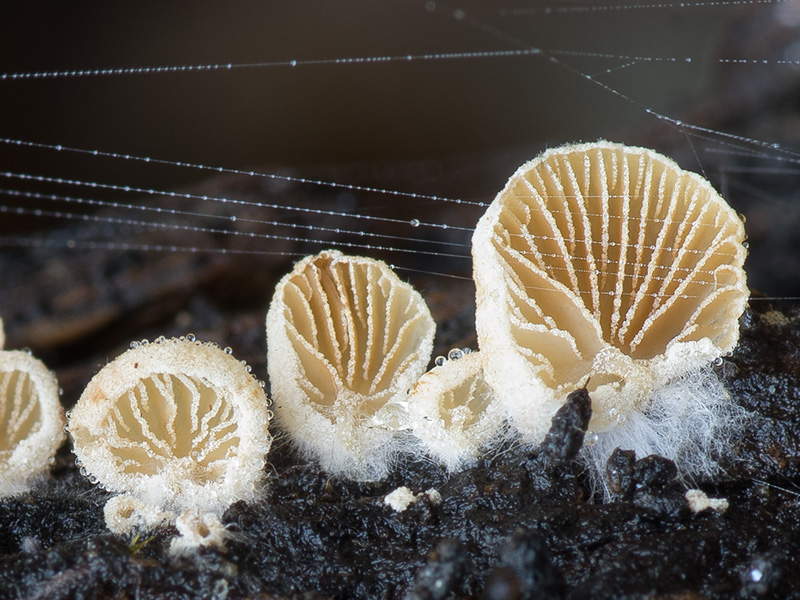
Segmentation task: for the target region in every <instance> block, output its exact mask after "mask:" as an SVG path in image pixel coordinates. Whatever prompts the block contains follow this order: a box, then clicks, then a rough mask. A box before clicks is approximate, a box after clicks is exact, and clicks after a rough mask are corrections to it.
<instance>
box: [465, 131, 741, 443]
mask: <svg viewBox="0 0 800 600" xmlns="http://www.w3.org/2000/svg"><path fill="white" fill-rule="evenodd" d="M743 241H744V228H743V225H742V221H741V220H740V219H739V217H738V216H737V215H736V213H735V212H734V211H733V210H732V209H731V208H730V207H729V206H728V205H727V204H726V203H725V201H724V200H723V199H722V198H721V197H720V196H719V194H717V193H716V191H714V189H713V188H712V187H711V185H710V184H709V183H708V182H707V181H705V180H704V179H702V178H701V177H699V176H698V175H696V174H694V173H690V172H687V171H683V170H681V169H680V168H679V167H678V166H677V165H676V164H675V163H674V162H673V161H671V160H669V159H667V158H665V157H663V156H661V155H659V154H657V153H655V152H653V151H651V150H647V149H644V148H631V147H626V146H623V145H619V144H612V143H608V142H598V143H593V144H580V145H573V146H564V147H561V148H555V149H553V150H550V151H548V152H545V153H543V154H542V155H541V156H539V157H538V158H536V159H534V160H533V161H531V162H529V163H527V164H525V165H523V166H522V167H520V169H519V170H518V171H517V172H516V173H515V174H514V175H513V176H512V177H511V179H510V180H509V181H508V183H507V184H506V186H505V188H504V189H503V190H502V191H501V192H500V194H499V195H498V196H497V198H496V199H495V200H494V202H493V203H492V205H491V206H490V207H489V209H488V210H487V212H486V214H485V215H484V216H483V217H482V218H481V220H480V222H479V223H478V226H477V228H476V230H475V234H474V236H473V257H474V275H475V283H476V287H477V314H476V325H477V330H478V339H479V343H480V346H481V354H482V356H484V368H485V371H486V376H487V379H488V381H489V382H490V383H491V385H492V387H493V388H494V389H495V391H496V392H497V395H498V397H499V398H500V401H501V402H503V403H504V405H505V406H506V408H507V410H508V412H509V415H510V416H511V418H512V420H513V422H514V424H515V425H516V427H517V428H518V429H519V430H520V431H521V432H522V433H523V434H524V435H525V436H526V437H527V438H528V439H530V440H533V441H539V440H541V439H542V437H543V436H544V434H545V432H546V431H547V428H548V426H549V423H550V418H551V417H552V415H553V414H554V412H555V411H556V410H557V409H558V407H559V406H560V405H561V404H562V402H563V400H564V398H565V397H566V395H567V394H568V393H569V392H570V391H572V390H574V389H576V388H578V387H580V386H582V385H584V384H586V385H587V386H588V388H589V390H590V393H591V397H592V403H593V408H594V413H593V414H594V416H593V418H592V422H591V426H590V427H591V429H594V430H597V431H602V430H605V429H607V428H609V427H612V426H614V425H616V424H619V423H622V422H624V420H625V419H626V417H627V416H628V415H629V414H631V412H632V411H636V410H642V409H644V408H645V407H646V406H647V403H648V402H649V400H650V398H651V396H652V392H653V390H654V388H655V387H657V386H659V385H662V384H664V383H665V382H667V381H669V380H670V379H673V378H675V377H678V376H680V375H682V374H684V373H686V372H688V371H690V370H692V369H697V368H698V367H700V366H701V365H703V364H705V363H707V362H708V361H709V360H711V359H714V358H715V357H718V356H720V355H722V354H725V353H727V352H729V351H730V350H731V349H732V348H733V346H734V345H735V343H736V341H737V338H738V318H739V316H740V315H741V313H742V311H743V310H744V306H745V302H746V300H747V297H748V290H747V286H746V283H745V275H744V271H743V269H742V264H743V262H744V258H745V254H746V251H745V248H744V246H743Z"/></svg>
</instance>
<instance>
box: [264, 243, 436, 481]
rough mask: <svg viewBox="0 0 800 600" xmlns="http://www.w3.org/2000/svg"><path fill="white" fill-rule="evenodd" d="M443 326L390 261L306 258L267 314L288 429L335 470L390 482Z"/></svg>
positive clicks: (277, 391) (271, 360)
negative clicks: (409, 405)
mask: <svg viewBox="0 0 800 600" xmlns="http://www.w3.org/2000/svg"><path fill="white" fill-rule="evenodd" d="M435 329H436V325H435V323H434V321H433V318H432V317H431V314H430V311H429V310H428V307H427V305H426V304H425V301H424V300H423V299H422V296H420V295H419V293H418V292H417V291H416V290H414V288H413V287H411V285H409V284H407V283H405V282H403V281H401V280H400V279H399V278H398V277H397V275H395V274H394V272H393V271H392V270H391V269H390V268H389V266H388V265H386V264H385V263H383V262H381V261H378V260H373V259H369V258H363V257H358V256H346V255H344V254H342V253H340V252H336V251H325V252H321V253H320V254H317V255H314V256H309V257H306V258H305V259H303V260H301V261H300V262H298V263H297V264H296V265H295V267H294V269H293V270H292V272H291V273H289V274H287V275H286V276H284V277H283V279H281V281H280V282H279V283H278V285H277V287H276V289H275V294H274V296H273V298H272V302H271V304H270V307H269V311H268V313H267V368H268V371H269V377H270V387H271V390H272V395H273V398H274V399H275V413H276V416H277V418H278V421H279V423H280V424H281V426H282V427H283V428H284V430H285V431H287V433H288V434H289V435H290V436H291V438H292V439H293V440H294V442H295V443H296V444H297V445H298V447H299V448H300V449H301V450H302V451H303V452H304V453H306V454H307V455H310V456H312V457H314V458H316V459H317V460H318V461H319V462H320V464H321V465H322V467H323V468H324V469H326V470H328V471H330V472H331V473H334V474H340V475H344V476H347V477H351V478H354V479H362V480H369V479H380V478H381V477H383V476H384V475H385V474H386V472H387V471H388V468H389V464H390V462H391V459H392V457H393V455H394V453H395V452H396V450H397V443H396V441H397V440H395V439H393V438H394V437H395V432H396V430H397V429H398V428H400V427H402V421H403V420H404V413H405V410H404V405H405V401H406V393H407V390H408V389H409V388H410V387H411V386H412V385H413V384H414V382H415V381H416V380H417V379H418V378H419V376H420V375H422V373H424V372H425V370H426V368H427V365H428V362H429V361H430V355H431V352H432V350H433V336H434V332H435Z"/></svg>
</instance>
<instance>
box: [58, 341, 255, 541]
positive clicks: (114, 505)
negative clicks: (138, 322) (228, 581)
mask: <svg viewBox="0 0 800 600" xmlns="http://www.w3.org/2000/svg"><path fill="white" fill-rule="evenodd" d="M268 425H269V409H268V399H267V397H266V394H265V393H264V390H263V389H262V386H261V385H260V384H259V382H258V381H257V380H256V379H255V378H254V377H253V376H252V375H251V374H250V372H249V370H248V369H247V368H246V366H245V365H244V364H243V363H242V362H240V361H238V360H236V359H235V358H234V357H233V356H232V355H231V354H230V352H229V351H227V350H226V351H223V350H222V349H221V348H220V347H219V346H217V345H216V344H211V343H201V342H198V341H195V340H194V339H193V336H187V338H174V339H169V340H167V339H163V338H160V339H159V340H157V341H156V342H154V343H134V344H132V347H131V349H130V350H128V351H127V352H125V353H124V354H122V355H121V356H119V357H117V358H116V359H115V360H114V361H112V362H111V363H109V364H108V365H106V366H105V367H104V368H103V369H101V370H100V372H99V373H97V375H95V376H94V378H92V380H91V381H90V382H89V385H88V386H87V387H86V389H85V391H84V392H83V395H82V396H81V398H80V399H79V400H78V403H77V404H76V406H75V408H74V409H73V410H72V411H71V414H70V417H69V431H70V434H71V435H72V439H73V442H74V448H75V454H76V456H77V461H78V463H79V464H80V466H81V470H82V472H85V473H87V474H88V475H90V476H91V477H92V478H93V479H95V480H97V481H98V482H99V483H101V484H102V485H103V486H104V487H105V488H106V489H107V490H109V491H112V492H119V493H121V494H122V496H120V497H117V498H116V499H113V498H112V499H111V500H110V501H109V504H108V505H107V506H106V511H105V512H106V523H107V525H108V527H109V528H110V529H112V531H115V532H117V533H128V532H130V531H132V530H134V529H147V528H151V527H155V526H157V525H158V524H159V523H162V522H174V520H175V519H176V518H178V517H180V516H181V515H183V514H186V513H187V511H193V512H191V514H197V515H200V516H201V517H202V518H200V520H199V521H198V520H197V519H185V522H186V523H193V522H206V521H208V519H211V520H212V521H213V520H214V519H217V520H218V519H219V517H221V515H222V513H223V511H224V510H225V509H226V508H227V507H228V506H229V505H230V504H231V503H233V502H235V501H237V500H247V499H251V498H253V496H254V495H255V493H256V490H257V486H258V484H259V482H260V481H261V479H262V476H263V474H264V464H265V455H266V453H267V451H268V450H269V447H270V443H271V437H270V434H269V431H268ZM206 524H207V523H206Z"/></svg>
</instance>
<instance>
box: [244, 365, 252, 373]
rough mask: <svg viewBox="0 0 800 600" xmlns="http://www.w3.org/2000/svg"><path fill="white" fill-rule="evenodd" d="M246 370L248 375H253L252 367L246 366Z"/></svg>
mask: <svg viewBox="0 0 800 600" xmlns="http://www.w3.org/2000/svg"><path fill="white" fill-rule="evenodd" d="M244 370H245V371H247V372H248V373H252V372H253V367H251V366H250V365H245V366H244Z"/></svg>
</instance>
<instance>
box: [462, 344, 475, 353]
mask: <svg viewBox="0 0 800 600" xmlns="http://www.w3.org/2000/svg"><path fill="white" fill-rule="evenodd" d="M461 351H462V352H463V353H464V354H472V348H470V347H469V346H464V347H463V348H462V349H461Z"/></svg>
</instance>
